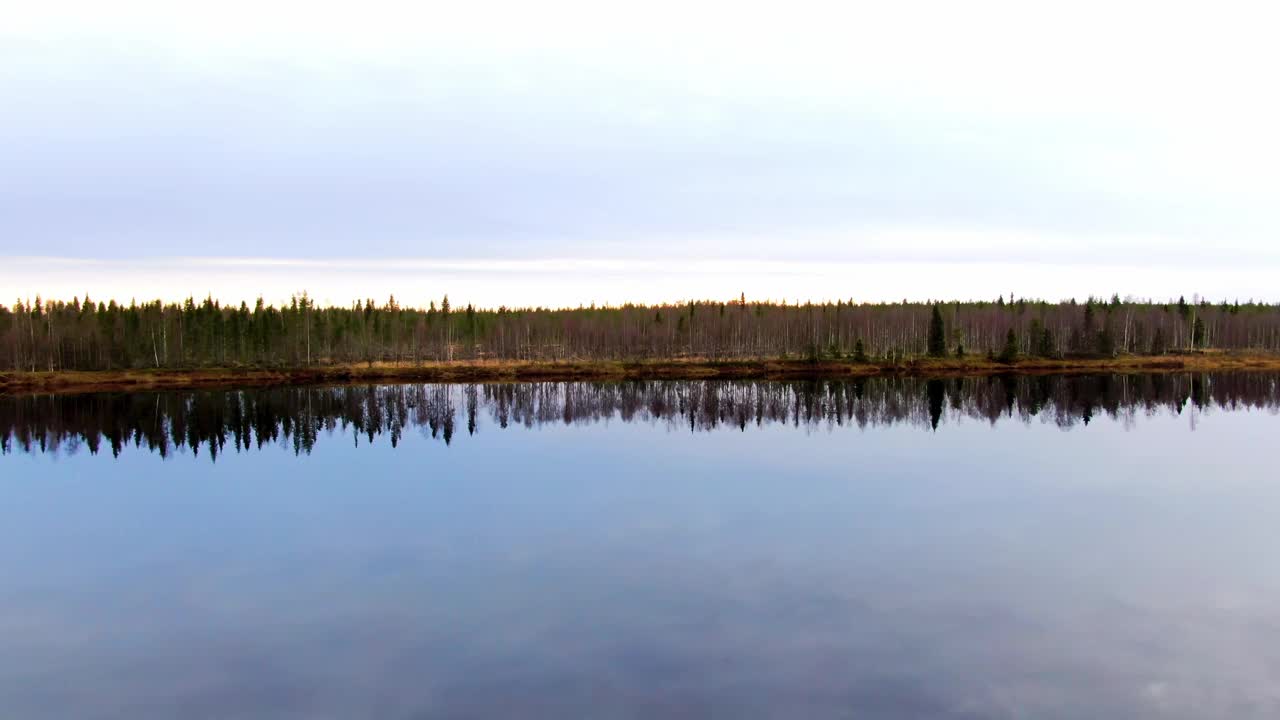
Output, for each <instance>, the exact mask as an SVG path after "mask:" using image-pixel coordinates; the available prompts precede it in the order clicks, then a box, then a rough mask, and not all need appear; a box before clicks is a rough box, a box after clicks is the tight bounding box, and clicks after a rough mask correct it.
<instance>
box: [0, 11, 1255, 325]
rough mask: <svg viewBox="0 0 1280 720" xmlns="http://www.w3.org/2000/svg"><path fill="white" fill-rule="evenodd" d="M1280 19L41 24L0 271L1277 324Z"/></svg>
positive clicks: (61, 18) (1, 192)
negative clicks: (661, 294)
mask: <svg viewBox="0 0 1280 720" xmlns="http://www.w3.org/2000/svg"><path fill="white" fill-rule="evenodd" d="M1276 19H1277V18H1276V17H1274V11H1272V10H1271V9H1270V8H1269V7H1267V6H1264V5H1238V6H1237V5H1232V4H1223V5H1215V6H1214V7H1213V9H1212V12H1209V11H1208V10H1206V9H1201V8H1197V7H1175V6H1172V5H1169V4H1167V3H1154V2H1152V3H1148V2H1131V3H1091V2H1085V3H1080V4H1073V5H1072V6H1070V8H1065V7H1064V8H1062V9H1057V8H1050V7H1048V6H1043V5H1039V4H1032V3H1021V2H985V3H984V2H978V3H963V4H957V3H892V4H888V3H797V4H789V5H787V6H786V7H785V8H783V7H782V6H778V5H776V4H753V3H742V2H732V3H730V2H718V1H717V2H704V3H694V4H689V3H671V2H655V3H646V4H644V5H643V6H635V7H634V8H630V9H620V8H617V7H610V6H606V5H601V4H598V3H587V2H572V1H570V2H563V1H561V2H547V3H538V4H536V5H529V4H521V3H492V2H487V3H486V2H477V3H399V2H370V3H362V4H360V5H359V6H354V5H350V4H345V3H344V4H326V3H315V2H307V3H302V2H275V3H265V4H263V3H248V2H240V1H238V0H232V1H230V2H225V3H219V4H217V5H209V6H199V7H191V6H180V5H175V4H172V3H164V2H146V1H144V2H130V1H127V0H126V1H125V2H121V3H113V4H111V5H110V6H103V5H100V4H97V3H75V2H72V3H57V2H52V3H28V4H26V5H23V6H21V7H18V8H15V9H13V11H11V12H9V13H8V14H7V15H6V17H5V23H4V25H3V26H2V27H0V98H2V99H3V105H4V107H5V112H4V114H3V115H0V156H3V157H4V158H5V162H4V164H3V166H0V259H4V258H8V259H9V260H10V261H12V260H13V259H15V258H17V257H19V256H33V255H41V256H49V255H60V256H63V257H72V258H109V257H112V258H122V259H133V260H144V259H148V258H156V257H178V256H200V257H217V256H221V257H255V258H256V257H261V258H285V259H287V260H289V261H290V262H295V263H296V261H299V260H305V259H319V260H329V261H337V262H339V263H341V264H342V265H343V266H345V267H347V268H348V269H350V270H351V272H353V273H354V272H355V271H356V270H357V268H359V267H360V265H359V263H354V264H353V263H350V262H347V261H346V260H344V258H364V259H373V260H386V261H395V262H397V263H399V262H400V260H401V259H406V258H407V259H411V260H412V259H418V260H429V261H438V262H445V261H450V262H464V263H465V262H470V261H483V262H488V263H490V265H488V266H487V267H488V270H486V271H487V272H488V271H493V269H494V268H495V267H496V266H495V265H493V264H492V263H494V262H495V261H513V262H518V263H532V262H535V261H548V260H554V259H555V258H566V257H567V258H577V259H580V260H584V261H594V262H603V263H608V262H617V263H623V264H625V266H626V267H628V268H638V267H644V266H645V265H644V263H647V262H650V261H654V260H656V259H659V258H661V259H664V260H671V261H673V262H672V263H671V266H670V267H668V268H667V269H668V270H669V271H670V270H672V269H673V268H675V267H676V261H678V262H679V263H685V264H688V263H696V262H707V263H716V262H721V263H722V262H724V261H726V260H730V259H742V258H749V259H753V260H760V261H771V262H777V263H783V264H790V265H791V266H796V265H805V264H827V263H832V264H835V265H836V266H838V267H853V266H855V265H858V264H864V263H878V264H879V267H878V273H879V274H882V275H883V274H885V273H890V272H898V273H899V274H897V275H895V276H892V277H891V278H890V280H891V281H892V282H893V283H895V284H896V287H897V289H896V290H893V291H890V292H889V293H888V294H889V296H898V297H900V296H903V295H907V296H913V297H918V296H923V295H930V294H940V293H941V291H940V290H938V289H937V288H938V287H939V286H938V285H937V284H932V285H925V284H923V280H922V278H924V277H925V276H926V273H921V272H915V271H914V266H913V265H912V263H926V264H933V265H937V266H939V267H943V266H948V265H957V264H963V267H955V268H953V269H952V270H951V271H950V272H952V273H956V274H959V280H957V281H955V282H953V283H951V284H950V285H948V287H952V288H953V289H954V292H955V293H956V294H959V295H962V296H974V295H980V294H991V293H992V292H993V291H995V290H996V289H997V288H996V286H997V285H1007V284H1009V283H1008V280H1006V279H1004V278H1003V277H1002V276H1001V275H1000V274H999V273H998V272H997V270H996V269H997V268H1003V267H1007V266H1011V265H1012V266H1018V267H1022V268H1031V267H1038V268H1041V269H1045V268H1063V270H1061V272H1064V273H1069V274H1068V275H1064V276H1062V277H1060V278H1059V277H1054V276H1053V275H1052V272H1053V271H1050V270H1043V272H1045V273H1046V277H1045V282H1048V283H1049V284H1048V285H1045V284H1044V283H1039V282H1037V283H1036V284H1035V285H1033V286H1032V288H1031V289H1034V288H1035V287H1048V288H1055V290H1054V292H1059V290H1057V289H1056V288H1059V287H1060V288H1061V293H1062V294H1069V295H1078V296H1083V295H1085V294H1087V293H1089V292H1095V291H1107V292H1110V291H1120V292H1133V293H1135V294H1154V295H1159V296H1164V295H1170V294H1173V295H1176V294H1178V293H1181V292H1194V291H1201V292H1205V293H1206V294H1223V293H1226V292H1228V291H1233V290H1234V292H1239V293H1240V294H1245V295H1247V294H1253V293H1255V292H1256V294H1259V295H1270V296H1274V293H1275V290H1274V289H1272V288H1271V287H1270V286H1267V285H1266V284H1262V283H1260V284H1250V283H1252V282H1253V281H1252V280H1248V278H1251V277H1252V276H1253V274H1255V273H1259V272H1264V271H1266V270H1268V269H1269V270H1270V271H1271V272H1273V273H1274V272H1276V271H1280V256H1278V254H1277V250H1276V249H1275V246H1276V243H1275V242H1274V240H1275V237H1276V236H1277V235H1278V234H1280V219H1278V218H1277V216H1276V210H1275V208H1276V207H1280V204H1278V203H1277V200H1280V197H1277V192H1278V189H1280V140H1277V135H1276V133H1275V132H1274V128H1275V127H1278V126H1280V97H1277V96H1276V94H1275V93H1270V92H1266V91H1265V88H1267V87H1269V86H1270V85H1271V84H1272V78H1271V77H1270V73H1271V72H1272V70H1271V69H1272V68H1274V67H1276V66H1280V48H1278V47H1277V46H1276V45H1275V44H1274V43H1273V42H1272V41H1271V38H1270V37H1268V34H1269V33H1268V31H1269V28H1272V27H1274V26H1275V20H1276ZM7 264H12V263H11V262H9V263H7ZM136 266H137V267H141V265H136ZM694 266H696V265H694ZM49 267H52V266H49ZM202 267H205V268H206V271H208V272H213V270H214V268H213V267H212V266H207V265H203V266H202ZM291 267H304V266H303V265H301V264H295V265H292V266H291ZM520 267H522V268H534V267H535V266H533V265H521V266H520ZM893 267H900V268H901V270H900V271H898V270H893V269H892V268H893ZM984 268H985V269H984ZM1081 268H1089V269H1090V270H1089V272H1088V273H1087V274H1082V273H1081V270H1080V269H1081ZM1105 268H1114V270H1113V271H1108V270H1106V269H1105ZM430 270H431V271H432V272H444V271H446V268H445V267H444V266H438V267H433V268H431V269H430ZM455 270H456V268H451V269H447V271H449V272H453V271H455ZM50 272H52V271H50ZM529 272H535V270H533V269H529ZM940 272H941V271H940ZM1027 272H1030V271H1027ZM1108 272H1113V274H1114V278H1111V277H1109V276H1108V275H1107V273H1108ZM944 274H945V273H944ZM351 277H355V275H351ZM1101 277H1106V278H1107V279H1108V282H1114V285H1112V286H1111V287H1107V288H1097V287H1094V286H1093V285H1091V284H1090V285H1087V286H1086V282H1085V279H1086V278H1088V279H1093V278H1101ZM38 279H39V280H40V281H41V282H45V283H47V284H48V286H52V285H53V284H55V283H60V284H63V285H66V284H68V283H67V282H65V280H66V278H61V277H56V276H41V277H39V278H38ZM196 279H198V278H196ZM530 281H531V282H536V279H535V278H531V280H530ZM10 282H11V281H9V280H7V279H6V281H5V285H4V286H3V288H0V289H8V288H10V287H16V286H13V285H10V284H9V283H10ZM220 282H221V281H218V282H217V283H215V282H214V281H212V280H210V281H209V283H208V284H211V285H217V284H219V283H220ZM324 282H326V283H337V282H341V283H342V285H341V287H343V288H347V287H350V286H351V284H352V283H349V282H347V281H345V280H341V278H340V274H335V275H333V276H329V275H326V276H325V278H324ZM573 282H575V283H584V284H579V285H576V286H574V287H573V288H568V289H565V290H564V292H571V291H572V290H573V289H574V288H576V289H577V290H578V291H579V293H578V295H576V298H578V299H580V300H583V301H589V300H590V299H594V298H596V297H597V290H596V289H595V288H594V286H592V285H590V283H589V282H588V281H587V280H582V279H575V280H573ZM1242 283H1243V284H1242ZM1098 284H1101V283H1098ZM219 286H221V285H219ZM24 287H25V286H24ZM476 287H479V286H478V285H477V286H476ZM651 287H653V283H652V279H651V278H647V277H646V280H645V281H644V282H643V283H639V284H638V285H637V289H638V290H643V291H644V292H646V293H647V294H646V295H645V297H651V296H652V291H649V290H645V288H651ZM816 287H818V286H815V288H816ZM312 289H319V287H318V286H312ZM459 289H461V288H459ZM712 289H713V288H712V287H708V289H707V290H706V291H704V294H705V295H708V296H711V295H715V294H716V292H712ZM714 289H715V290H716V291H717V292H718V291H719V290H720V289H721V288H719V286H715V287H714ZM500 291H501V288H497V289H495V290H493V292H495V293H497V292H500ZM560 291H561V288H557V292H560ZM669 291H670V292H678V294H679V296H681V297H683V296H685V295H688V294H689V293H690V292H691V291H688V290H683V289H678V288H675V287H672V288H669ZM816 291H817V290H816V289H815V290H814V292H816ZM825 291H826V290H824V292H825ZM1219 291H1221V293H1220V292H1219ZM264 292H265V290H264ZM273 292H274V291H273ZM486 292H489V291H487V290H486ZM770 292H772V291H770ZM776 292H777V293H778V294H780V295H781V294H786V293H790V292H791V290H790V289H788V288H784V287H779V288H778V290H777V291H776ZM1046 292H1047V291H1046ZM1234 292H1233V294H1234ZM334 294H335V295H337V296H342V295H344V294H345V290H344V291H343V292H337V286H334ZM357 294H359V295H363V294H367V291H361V292H359V293H357ZM477 294H479V293H477ZM733 294H736V292H735V293H733ZM843 295H845V293H836V294H835V296H843ZM492 297H497V295H493V296H492ZM611 297H612V296H611ZM480 299H482V300H485V301H488V300H489V296H486V297H484V298H480ZM613 299H620V298H616V297H615V298H613ZM665 299H673V298H670V297H667V298H665ZM493 302H494V304H497V302H499V301H496V300H495V301H493ZM573 304H576V302H575V303H573Z"/></svg>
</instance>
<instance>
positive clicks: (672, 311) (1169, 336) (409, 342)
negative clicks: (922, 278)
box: [0, 294, 1280, 371]
mask: <svg viewBox="0 0 1280 720" xmlns="http://www.w3.org/2000/svg"><path fill="white" fill-rule="evenodd" d="M735 302H737V303H738V305H739V308H740V310H741V311H740V312H732V305H731V304H728V303H721V302H719V301H715V302H703V303H698V302H693V303H689V302H681V303H678V304H666V305H657V306H643V305H625V306H622V307H610V306H601V305H598V304H593V305H591V306H586V305H584V306H582V307H578V308H573V309H549V308H541V307H534V308H531V307H524V308H510V307H500V308H497V309H496V310H487V309H484V308H482V307H477V306H475V305H474V304H464V305H462V306H458V307H457V308H455V307H453V305H452V304H451V303H450V302H449V300H448V299H447V298H445V299H442V300H438V301H436V302H432V303H429V304H428V306H427V308H426V309H420V308H412V307H404V306H402V305H400V303H399V302H398V301H397V299H396V298H394V297H393V298H389V299H388V300H387V301H386V302H385V303H381V304H380V303H377V302H375V301H373V300H372V299H361V300H359V301H355V302H352V303H351V304H350V305H346V306H340V307H318V306H316V305H315V304H314V303H313V302H312V301H311V299H310V298H309V297H308V296H307V295H305V294H300V295H298V296H297V297H294V298H291V299H289V300H288V301H286V302H285V303H284V304H282V305H271V304H268V303H266V302H265V301H264V300H263V299H261V298H258V299H257V301H256V302H255V303H254V304H253V305H249V304H247V303H243V302H237V303H235V304H226V305H224V304H222V303H220V302H219V301H218V300H216V299H214V298H212V297H206V298H204V299H202V300H200V301H196V300H195V299H194V298H186V299H185V300H183V301H182V302H178V303H163V302H160V301H152V302H145V303H136V302H128V303H125V304H121V303H118V302H116V301H113V300H101V299H100V300H90V299H89V298H84V299H83V300H77V299H73V300H71V301H69V302H60V301H49V300H45V299H43V298H36V299H34V300H32V301H27V300H22V301H20V302H17V303H15V304H14V305H13V306H10V307H4V306H0V370H26V371H33V370H46V371H57V370H116V369H129V368H194V367H211V366H231V367H234V366H240V365H253V366H277V367H298V366H303V365H308V364H309V365H317V364H319V365H325V364H335V363H357V362H358V363H368V364H373V363H377V362H391V363H399V362H404V363H415V364H417V363H423V362H434V361H445V360H450V359H496V360H575V359H576V360H620V359H625V360H634V359H660V358H669V357H677V356H680V357H686V356H692V357H705V358H712V359H721V358H726V359H727V358H771V357H779V356H782V355H789V356H791V357H796V356H800V357H808V358H811V359H812V358H818V359H822V358H838V357H845V358H850V359H852V360H854V361H855V362H871V361H872V359H873V358H883V359H886V361H888V362H895V363H896V362H903V361H906V360H909V359H911V358H912V357H913V356H916V355H919V354H922V353H929V354H930V355H934V356H938V357H941V356H945V355H946V354H947V350H946V348H947V346H950V347H951V348H954V350H952V353H953V354H955V355H957V356H959V355H960V354H961V351H962V350H963V352H964V353H965V354H967V355H975V354H976V355H979V356H984V355H989V356H991V357H992V358H995V357H997V356H998V355H1001V354H1003V352H1004V349H1005V348H1004V345H1005V343H1002V342H1001V340H1002V339H1003V338H1004V337H1005V335H1006V333H1005V332H1002V331H1007V330H1009V329H1010V326H1012V329H1013V331H1014V333H1015V335H1017V336H1018V337H1020V338H1022V342H1021V344H1020V346H1019V347H1018V352H1025V353H1027V354H1029V355H1032V356H1036V357H1057V356H1058V355H1059V354H1060V353H1061V352H1062V351H1063V350H1066V351H1069V352H1072V353H1084V354H1099V353H1101V354H1107V355H1110V354H1112V353H1115V352H1117V351H1123V352H1151V353H1153V354H1160V353H1164V352H1169V351H1175V352H1176V351H1185V350H1189V349H1192V348H1204V347H1207V346H1208V345H1209V344H1210V343H1212V344H1213V345H1214V346H1216V347H1221V348H1224V349H1233V350H1247V351H1254V352H1257V351H1270V352H1280V306H1277V305H1267V304H1262V303H1256V302H1252V301H1251V302H1240V303H1231V304H1208V303H1200V302H1197V303H1196V304H1195V305H1194V306H1193V305H1190V304H1187V303H1185V301H1184V302H1183V303H1182V304H1180V305H1175V304H1173V303H1170V304H1168V305H1167V306H1166V305H1162V304H1156V303H1150V302H1145V303H1136V302H1125V301H1122V302H1121V304H1120V305H1119V306H1118V307H1116V306H1115V298H1114V297H1113V298H1111V301H1110V302H1109V303H1107V304H1102V305H1100V304H1099V303H1098V301H1097V300H1096V299H1093V298H1090V299H1089V300H1088V301H1087V302H1086V303H1083V305H1084V307H1083V308H1081V307H1079V306H1073V305H1072V304H1071V303H1070V302H1064V303H1058V304H1050V303H1046V302H1043V301H1033V300H1028V299H1015V300H1014V301H1013V303H1014V307H1009V306H1008V305H1006V307H1005V308H1004V309H1003V310H1001V309H999V305H998V304H993V303H992V302H981V301H980V302H970V303H950V302H949V303H946V304H945V307H946V312H945V313H943V311H942V308H943V307H944V304H942V303H936V304H935V303H932V302H931V303H928V304H924V303H915V304H912V303H907V304H898V303H893V304H867V303H864V304H856V303H853V302H847V303H846V302H844V301H841V302H839V303H807V304H806V303H786V304H781V303H778V304H771V303H768V302H754V312H747V311H746V310H747V304H746V300H745V296H740V297H739V298H738V299H737V300H735ZM1023 307H1025V310H1024V311H1022V312H1018V309H1020V308H1023ZM1182 307H1185V308H1186V310H1185V312H1186V316H1185V317H1184V316H1183V315H1181V314H1180V313H1181V310H1180V308H1182ZM722 308H723V312H722V311H721V309H722ZM1175 309H1178V311H1177V312H1175ZM672 317H675V318H676V322H670V320H671V318H672ZM940 326H941V327H940ZM1050 327H1053V328H1063V330H1062V332H1065V333H1067V337H1066V338H1061V339H1059V338H1055V337H1054V336H1053V334H1051V333H1050V331H1049V328H1050ZM940 339H942V340H943V342H942V343H941V344H942V350H941V354H939V344H940V343H939V340H940ZM1063 339H1067V340H1069V342H1066V343H1063V342H1061V340H1063Z"/></svg>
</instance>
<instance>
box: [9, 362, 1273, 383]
mask: <svg viewBox="0 0 1280 720" xmlns="http://www.w3.org/2000/svg"><path fill="white" fill-rule="evenodd" d="M1225 370H1272V371H1280V355H1272V354H1265V355H1259V354H1246V353H1213V352H1206V353H1197V354H1189V355H1165V356H1158V357H1155V356H1120V357H1115V358H1101V359H1099V358H1079V359H1063V360H1050V359H1042V358H1028V359H1023V360H1019V361H1016V362H1014V363H1000V362H995V361H992V360H988V359H986V358H982V357H971V358H947V359H933V358H928V359H925V358H922V359H917V360H909V361H906V362H901V363H896V364H887V363H876V362H870V363H855V362H850V361H845V360H840V361H819V362H816V363H815V362H810V361H806V360H782V359H772V360H765V359H762V360H732V361H712V360H706V359H679V360H645V361H635V362H623V361H565V362H511V361H483V360H480V361H466V360H464V361H456V362H451V363H425V364H421V365H410V364H399V365H396V364H391V363H374V364H372V365H367V364H363V363H361V364H357V365H328V366H320V367H310V368H262V367H244V368H197V369H184V370H112V371H101V372H75V371H65V372H7V373H0V393H33V392H36V393H42V392H95V391H109V390H154V389H186V388H230V387H264V386H271V385H303V384H334V383H362V382H490V381H497V382H501V381H533V380H544V381H546V380H641V379H672V380H674V379H717V378H719V379H735V380H746V379H760V380H780V379H796V378H847V377H867V376H873V375H911V376H922V377H954V376H961V375H995V374H1005V373H1016V374H1051V373H1074V374H1079V373H1139V372H1212V371H1225Z"/></svg>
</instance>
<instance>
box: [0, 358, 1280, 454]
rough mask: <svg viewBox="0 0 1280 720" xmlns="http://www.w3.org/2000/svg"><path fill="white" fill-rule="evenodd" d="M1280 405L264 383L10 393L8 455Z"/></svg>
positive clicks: (990, 380) (818, 385) (1271, 402)
mask: <svg viewBox="0 0 1280 720" xmlns="http://www.w3.org/2000/svg"><path fill="white" fill-rule="evenodd" d="M1188 408H1196V409H1198V410H1209V409H1213V408H1222V409H1228V410H1230V409H1244V408H1259V409H1266V410H1269V411H1271V412H1275V411H1276V410H1277V409H1280V376H1278V375H1276V374H1274V373H1241V372H1236V373H1217V374H1212V375H1209V374H1190V373H1179V374H1168V375H1164V374H1154V375H1115V376H1112V375H1097V376H1034V377H1032V376H1013V375H1006V376H1000V377H967V378H951V379H923V378H914V377H904V376H892V377H872V378H856V379H849V380H805V381H793V382H751V381H746V382H740V381H706V380H677V381H647V382H629V383H583V382H571V383H563V382H536V383H495V384H488V385H476V384H468V385H456V384H395V385H349V386H336V387H276V388H269V389H262V390H234V391H187V392H165V393H91V394H77V395H19V396H9V397H0V454H7V453H10V452H14V451H23V452H29V453H39V452H48V453H55V454H72V453H75V452H77V451H78V450H79V449H80V448H84V449H87V450H88V451H89V452H90V453H94V454H96V453H98V452H100V451H104V450H109V451H110V452H111V454H112V455H119V454H120V452H121V451H122V450H123V449H124V448H126V447H128V446H134V447H138V448H146V449H149V450H150V451H152V452H155V453H158V454H160V455H162V456H166V457H167V456H168V455H170V454H171V453H173V452H175V451H184V450H189V451H191V452H192V453H196V454H199V453H201V452H204V453H207V455H208V456H209V457H210V458H212V459H215V460H216V458H217V457H218V455H219V454H224V453H227V452H242V451H249V450H251V449H253V448H255V447H257V448H261V447H263V446H264V445H280V446H284V447H288V448H292V450H293V451H294V453H296V454H309V453H310V452H311V451H312V449H313V448H314V447H315V445H316V444H317V442H319V441H321V440H322V439H323V438H324V437H326V436H331V435H332V436H337V437H340V436H344V435H345V436H347V437H351V438H353V439H354V442H355V443H356V444H357V445H360V444H362V443H373V442H375V441H376V439H377V438H379V437H384V436H385V437H387V438H389V441H390V443H391V445H392V447H395V446H397V445H398V444H399V443H400V442H401V441H402V439H403V437H404V434H405V432H406V431H410V430H413V429H416V430H417V431H418V432H420V433H421V434H422V435H423V436H426V437H430V438H432V439H437V440H442V441H443V442H444V443H445V444H446V445H447V444H449V443H450V442H451V441H453V439H454V438H455V437H456V436H458V435H461V434H462V433H464V432H465V433H466V434H467V435H472V434H475V433H476V432H479V431H480V430H481V429H482V428H484V427H488V428H496V429H505V428H508V427H512V426H524V427H536V426H541V425H548V424H556V425H561V424H563V425H570V424H590V423H597V422H608V421H611V420H614V419H617V420H621V421H622V422H648V423H660V424H666V425H667V426H669V427H671V428H678V429H681V430H685V429H687V430H689V431H698V432H702V431H712V430H715V429H717V428H731V429H736V430H741V431H746V429H747V428H748V427H752V426H762V425H766V424H775V423H778V424H785V425H793V426H797V427H810V428H811V427H815V426H822V425H825V426H827V427H838V426H851V427H858V428H865V427H868V426H872V427H874V426H883V425H894V424H899V423H907V424H911V425H914V426H917V427H921V428H932V429H937V428H938V427H939V425H940V424H941V423H943V422H944V421H945V420H947V419H952V420H954V419H960V418H969V419H974V420H978V421H982V422H990V423H992V424H995V423H996V422H997V421H999V420H1001V419H1015V420H1021V421H1022V422H1025V423H1030V422H1032V420H1033V419H1038V420H1039V421H1041V422H1047V423H1053V424H1055V425H1057V426H1059V427H1063V428H1069V427H1073V426H1076V425H1078V424H1088V423H1089V422H1091V421H1092V420H1093V419H1094V418H1095V417H1101V416H1108V417H1111V418H1115V419H1118V420H1121V421H1123V422H1125V423H1133V422H1137V421H1138V419H1139V418H1141V417H1145V416H1149V415H1151V414H1153V413H1156V412H1160V411H1165V412H1169V413H1174V414H1179V413H1182V412H1184V411H1185V410H1186V409H1188Z"/></svg>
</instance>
